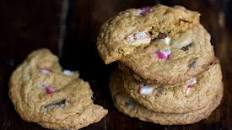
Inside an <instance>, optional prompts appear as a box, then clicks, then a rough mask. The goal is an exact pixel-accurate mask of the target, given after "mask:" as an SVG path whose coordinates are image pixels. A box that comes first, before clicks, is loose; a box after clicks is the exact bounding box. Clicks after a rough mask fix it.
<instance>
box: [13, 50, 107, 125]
mask: <svg viewBox="0 0 232 130" xmlns="http://www.w3.org/2000/svg"><path fill="white" fill-rule="evenodd" d="M78 76H79V74H78V72H72V71H69V70H62V68H61V67H60V65H59V63H58V58H57V57H56V56H55V55H53V54H52V53H51V52H50V51H49V50H47V49H41V50H37V51H34V52H32V53H31V54H30V55H29V56H28V57H27V59H26V60H25V61H24V62H23V63H22V64H21V65H20V66H19V67H18V68H17V69H16V70H15V71H14V72H13V74H12V76H11V78H10V83H9V87H10V88H9V96H10V99H11V100H12V102H13V104H14V107H15V110H16V111H17V112H18V113H19V115H20V116H21V118H23V119H24V120H26V121H29V122H35V123H38V124H40V125H42V126H44V127H46V128H51V129H79V128H82V127H86V126H88V125H89V124H92V123H95V122H98V121H100V120H101V119H102V118H103V117H104V116H105V115H106V114H107V110H106V109H104V108H103V107H101V106H99V105H95V104H94V103H93V101H92V99H91V97H92V96H93V92H92V91H91V88H90V85H89V84H88V82H85V81H83V80H82V79H80V78H79V77H78Z"/></svg>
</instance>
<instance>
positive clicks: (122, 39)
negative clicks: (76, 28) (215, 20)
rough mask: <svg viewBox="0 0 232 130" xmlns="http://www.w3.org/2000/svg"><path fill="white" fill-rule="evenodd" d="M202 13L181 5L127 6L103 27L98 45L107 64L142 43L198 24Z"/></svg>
mask: <svg viewBox="0 0 232 130" xmlns="http://www.w3.org/2000/svg"><path fill="white" fill-rule="evenodd" d="M199 16H200V15H199V13H197V12H194V11H190V10H187V9H185V8H184V7H181V6H174V7H167V6H164V5H156V6H153V7H145V8H140V9H127V10H125V11H122V12H120V13H119V14H118V15H117V16H115V17H112V18H110V19H109V20H108V21H106V22H105V24H104V25H103V26H102V27H101V29H100V33H99V36H98V39H97V48H98V51H99V54H100V56H101V57H102V59H103V60H104V62H105V63H107V64H108V63H111V62H113V61H117V60H120V59H121V58H122V57H124V56H126V55H128V54H131V53H133V52H134V50H135V49H136V48H137V47H139V46H147V45H150V44H151V41H154V40H157V39H163V38H165V37H166V36H168V37H170V38H171V37H173V36H175V35H177V34H178V33H180V32H184V31H186V30H188V29H189V28H192V26H194V25H196V24H199Z"/></svg>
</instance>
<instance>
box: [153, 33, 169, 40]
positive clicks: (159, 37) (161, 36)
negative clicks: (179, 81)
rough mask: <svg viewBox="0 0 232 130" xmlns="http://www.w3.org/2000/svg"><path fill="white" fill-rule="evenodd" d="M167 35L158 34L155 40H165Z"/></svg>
mask: <svg viewBox="0 0 232 130" xmlns="http://www.w3.org/2000/svg"><path fill="white" fill-rule="evenodd" d="M167 36H168V35H167V34H166V33H159V35H158V36H157V38H156V39H164V38H166V37H167Z"/></svg>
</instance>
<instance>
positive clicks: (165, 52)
mask: <svg viewBox="0 0 232 130" xmlns="http://www.w3.org/2000/svg"><path fill="white" fill-rule="evenodd" d="M170 55H171V50H170V49H165V50H159V51H157V52H156V56H157V58H158V59H161V60H163V59H164V60H166V59H168V58H169V56H170Z"/></svg>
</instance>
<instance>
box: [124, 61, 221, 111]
mask: <svg viewBox="0 0 232 130" xmlns="http://www.w3.org/2000/svg"><path fill="white" fill-rule="evenodd" d="M122 75H123V76H122ZM120 77H123V81H122V82H121V83H120V84H121V86H123V87H124V89H125V92H126V93H127V94H128V95H129V96H131V97H132V98H133V99H134V100H136V101H137V102H139V103H140V104H142V105H143V106H145V107H146V108H147V109H150V110H153V111H156V112H165V113H186V112H191V111H195V110H199V109H202V108H204V107H205V105H206V104H207V103H208V101H211V100H213V98H214V97H215V95H216V94H217V91H218V90H220V89H221V84H222V73H221V67H220V64H219V63H218V62H217V61H215V63H213V64H212V65H210V66H209V67H208V68H207V69H206V70H205V71H204V72H203V73H201V74H199V75H197V76H196V77H194V78H191V79H189V80H187V81H185V82H181V83H177V84H174V85H165V84H153V85H149V84H145V83H143V82H137V81H136V80H135V79H134V78H133V77H132V76H131V75H129V74H127V73H123V72H121V73H120Z"/></svg>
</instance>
